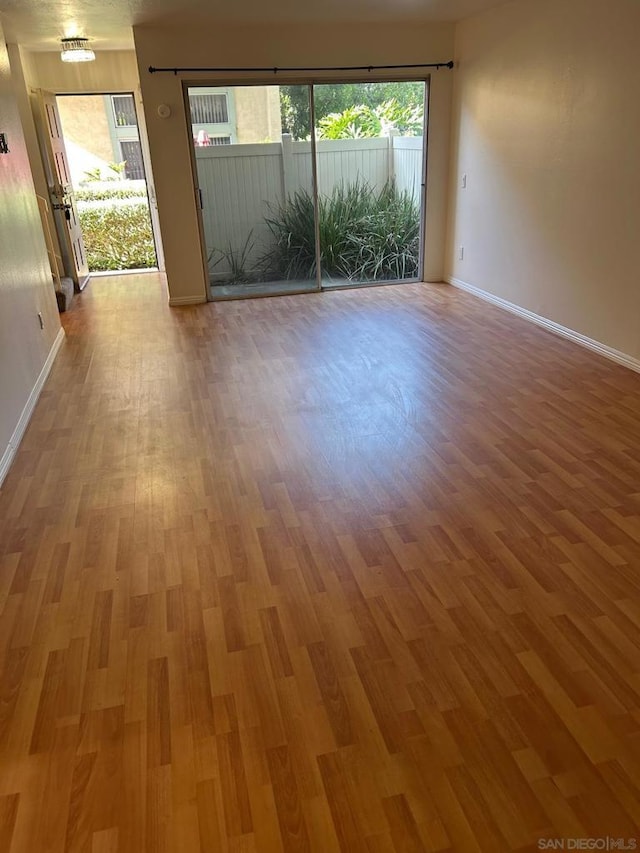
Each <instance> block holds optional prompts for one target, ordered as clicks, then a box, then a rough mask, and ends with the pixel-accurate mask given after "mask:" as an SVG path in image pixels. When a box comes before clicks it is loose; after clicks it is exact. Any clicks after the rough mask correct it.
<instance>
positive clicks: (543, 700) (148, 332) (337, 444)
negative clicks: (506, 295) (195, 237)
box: [0, 275, 640, 853]
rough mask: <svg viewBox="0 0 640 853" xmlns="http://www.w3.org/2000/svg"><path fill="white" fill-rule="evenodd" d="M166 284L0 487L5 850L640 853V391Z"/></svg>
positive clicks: (503, 318) (117, 296) (94, 356)
mask: <svg viewBox="0 0 640 853" xmlns="http://www.w3.org/2000/svg"><path fill="white" fill-rule="evenodd" d="M158 282H159V279H158V277H157V276H154V275H144V276H126V277H122V278H119V279H99V280H96V281H94V282H93V283H92V284H91V285H90V286H89V288H88V290H87V291H85V293H83V294H82V295H81V296H80V297H78V298H77V299H76V304H75V305H74V308H73V310H72V312H71V313H70V314H68V315H65V317H64V324H65V326H66V331H67V341H66V344H65V345H64V347H63V349H62V350H61V352H60V354H59V356H58V359H57V362H56V364H55V365H54V369H53V372H52V374H51V377H50V379H49V380H48V382H47V384H46V386H45V389H44V392H43V394H42V397H41V399H40V402H39V404H38V406H37V409H36V412H35V414H34V417H33V419H32V422H31V425H30V427H29V429H28V432H27V434H26V436H25V439H24V442H23V444H22V446H21V448H20V450H19V453H18V455H17V457H16V461H15V463H14V465H13V467H12V469H11V471H10V473H9V476H8V477H7V479H6V481H5V483H4V486H3V488H2V490H1V491H0V543H1V544H0V606H1V608H2V616H1V618H0V654H1V657H0V850H1V851H10V853H39V851H47V853H57V851H91V853H113V851H126V853H141V851H150V853H165V851H167V852H168V851H171V853H173V851H176V853H178V851H179V853H182V851H187V852H188V853H190V851H199V850H201V851H205V853H209V851H234V853H240V851H258V853H263V851H280V850H283V851H287V853H289V851H306V850H311V851H321V853H333V851H345V853H357V851H367V853H386V851H398V853H400V851H418V850H441V851H444V850H453V851H463V852H464V853H466V851H500V850H537V849H539V844H538V841H539V839H559V838H563V839H575V838H586V837H596V838H600V837H605V836H612V837H613V838H615V839H636V838H637V841H638V844H639V845H640V830H639V829H638V826H639V825H640V571H639V569H640V418H639V415H640V376H638V375H636V374H634V373H632V372H630V371H628V370H626V369H624V368H622V367H618V366H616V365H614V364H611V363H609V362H607V361H605V360H602V359H600V358H599V357H598V356H596V355H594V354H591V353H589V352H588V351H586V350H583V349H580V348H579V347H577V346H575V345H573V344H571V343H569V342H566V341H563V340H561V339H559V338H556V337H553V336H552V335H550V334H548V333H547V332H545V331H543V330H540V329H538V328H536V327H534V326H531V325H529V324H527V323H525V322H524V321H521V320H519V319H517V318H515V317H512V316H510V315H508V314H505V313H503V312H501V311H499V310H498V309H494V308H492V307H490V306H488V305H486V304H484V303H481V302H479V301H477V300H475V299H474V298H473V297H471V296H469V295H467V294H464V293H461V292H459V291H456V290H454V289H452V288H449V287H447V286H444V285H443V286H424V285H422V286H421V285H405V286H397V287H386V288H375V289H368V290H357V291H355V290H354V291H347V292H333V293H328V294H321V295H304V296H286V297H281V298H275V299H262V300H256V301H244V302H227V303H217V304H210V305H207V306H200V307H197V308H181V309H169V308H168V307H167V305H166V302H165V298H166V297H165V295H164V293H163V292H162V291H161V287H160V285H159V283H158ZM542 849H551V848H542ZM556 849H557V848H556ZM574 849H579V848H574ZM597 849H599V848H597ZM628 849H632V848H631V847H629V848H628Z"/></svg>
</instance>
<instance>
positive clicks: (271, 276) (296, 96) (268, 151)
mask: <svg viewBox="0 0 640 853" xmlns="http://www.w3.org/2000/svg"><path fill="white" fill-rule="evenodd" d="M188 99H189V109H190V118H191V130H192V136H193V145H194V155H195V164H196V173H197V183H198V189H199V192H200V198H201V205H202V225H203V235H204V242H205V246H206V256H207V262H208V271H209V281H210V292H211V297H212V298H213V299H228V298H234V297H246V296H264V295H272V294H280V293H294V292H295V293H298V292H304V291H310V290H317V289H319V288H321V287H323V288H333V287H345V286H353V285H361V284H370V283H371V284H379V283H382V282H395V281H411V280H418V279H420V278H421V272H422V270H421V258H422V245H421V242H422V240H421V233H422V227H421V223H422V220H423V213H422V205H423V186H424V175H423V168H424V160H425V157H424V139H425V109H424V105H425V83H424V82H423V81H413V82H404V81H403V82H392V83H383V82H370V81H369V82H366V83H321V84H315V85H312V86H309V85H296V86H275V85H273V86H234V87H226V88H211V87H202V86H197V87H190V88H189V89H188ZM312 117H313V118H312Z"/></svg>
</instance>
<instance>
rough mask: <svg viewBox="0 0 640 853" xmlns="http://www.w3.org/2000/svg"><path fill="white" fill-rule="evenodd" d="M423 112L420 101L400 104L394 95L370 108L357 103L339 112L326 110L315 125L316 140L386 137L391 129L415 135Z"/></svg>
mask: <svg viewBox="0 0 640 853" xmlns="http://www.w3.org/2000/svg"><path fill="white" fill-rule="evenodd" d="M423 115H424V111H423V107H422V104H420V105H418V106H406V107H402V106H400V104H399V103H398V102H397V101H396V100H395V98H390V99H389V100H388V101H385V102H384V103H383V104H379V105H378V106H377V107H374V108H371V107H369V106H365V105H364V104H359V105H358V106H356V107H347V109H346V110H343V111H342V112H341V113H329V115H328V116H324V117H323V118H321V119H319V121H318V122H317V123H316V127H317V133H318V136H319V137H320V139H359V138H362V137H373V136H388V135H389V133H390V132H391V131H396V132H397V133H398V134H401V135H402V136H417V135H418V134H420V133H422V128H423V121H422V120H423Z"/></svg>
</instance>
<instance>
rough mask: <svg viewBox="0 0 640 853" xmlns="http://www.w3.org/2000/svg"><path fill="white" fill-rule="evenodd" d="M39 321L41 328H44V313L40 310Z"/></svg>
mask: <svg viewBox="0 0 640 853" xmlns="http://www.w3.org/2000/svg"><path fill="white" fill-rule="evenodd" d="M38 323H40V328H41V329H44V319H43V317H42V314H41V313H40V311H38Z"/></svg>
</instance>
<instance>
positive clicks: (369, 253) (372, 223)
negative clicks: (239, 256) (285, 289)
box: [261, 181, 420, 281]
mask: <svg viewBox="0 0 640 853" xmlns="http://www.w3.org/2000/svg"><path fill="white" fill-rule="evenodd" d="M318 206H319V230H320V263H321V270H322V275H323V278H337V279H345V278H346V279H349V280H352V281H387V280H390V281H391V280H396V279H403V278H415V277H416V276H417V275H418V264H419V251H420V210H419V207H418V205H417V204H416V203H415V201H414V200H413V197H412V196H411V195H410V194H409V193H408V192H406V191H404V192H400V191H398V190H397V189H396V187H395V186H394V184H387V185H386V186H384V187H383V188H382V189H381V190H376V189H374V188H373V187H371V186H369V185H368V184H367V183H364V182H362V181H358V182H356V183H354V184H349V185H347V186H346V187H345V186H344V185H341V186H337V187H335V188H334V190H333V192H332V194H331V195H330V196H320V198H319V199H318ZM266 223H267V225H268V227H269V230H270V231H271V234H272V237H273V244H272V246H271V247H270V248H269V249H268V250H267V252H265V254H264V255H263V257H262V259H261V265H262V266H263V269H264V275H265V278H279V279H304V280H306V279H311V278H314V277H315V275H316V255H315V227H314V210H313V198H312V196H311V194H310V193H308V192H307V191H304V190H303V191H299V192H297V193H295V195H293V196H291V197H289V198H288V199H287V201H286V202H285V203H284V204H281V205H279V206H278V207H277V208H275V209H274V210H273V211H272V213H271V215H270V216H269V217H267V218H266Z"/></svg>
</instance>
